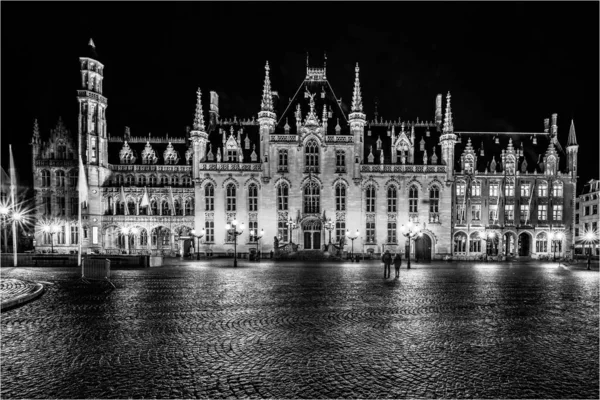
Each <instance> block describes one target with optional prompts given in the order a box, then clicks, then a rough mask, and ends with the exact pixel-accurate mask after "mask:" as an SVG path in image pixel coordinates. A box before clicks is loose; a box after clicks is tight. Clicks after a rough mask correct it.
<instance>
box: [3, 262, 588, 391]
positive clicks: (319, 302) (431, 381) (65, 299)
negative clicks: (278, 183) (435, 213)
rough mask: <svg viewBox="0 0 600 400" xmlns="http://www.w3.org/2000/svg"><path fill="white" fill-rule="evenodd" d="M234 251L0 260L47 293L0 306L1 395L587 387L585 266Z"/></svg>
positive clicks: (8, 271) (6, 272) (10, 273)
mask: <svg viewBox="0 0 600 400" xmlns="http://www.w3.org/2000/svg"><path fill="white" fill-rule="evenodd" d="M231 262H232V260H231V259H228V260H227V259H224V260H216V261H211V262H206V261H198V262H196V261H193V262H186V263H185V264H182V265H173V266H166V267H162V268H152V269H130V270H125V269H117V270H113V271H112V274H113V278H114V279H113V282H114V283H115V285H116V289H114V290H113V289H112V288H110V287H109V286H108V285H104V286H88V285H85V284H83V283H81V282H80V281H78V280H77V278H78V276H79V275H78V273H79V270H78V269H77V268H67V267H64V268H2V270H1V273H2V276H3V278H4V279H8V278H16V279H28V280H34V281H38V282H39V281H43V282H46V283H45V285H46V292H45V293H44V294H43V295H42V296H41V297H40V298H38V299H36V300H34V301H32V302H30V303H27V304H25V305H23V306H20V307H18V308H15V309H12V310H8V311H6V312H3V313H2V320H1V325H0V327H1V334H2V350H1V356H2V357H1V360H2V361H1V384H2V385H1V397H2V398H5V399H8V398H130V397H131V398H224V397H249V398H415V397H417V398H595V399H596V398H598V396H599V379H598V372H599V361H598V360H599V318H598V316H599V290H598V289H599V285H598V270H597V269H595V270H592V271H586V270H585V268H581V267H578V266H566V267H565V266H557V264H556V263H553V264H542V263H531V264H517V263H514V264H511V263H502V264H494V263H488V264H474V263H469V264H464V265H460V264H454V263H432V264H424V265H423V264H413V268H412V269H411V270H406V265H405V264H404V265H403V269H402V270H401V273H400V280H394V279H387V280H385V279H383V267H382V266H381V264H380V263H377V262H364V263H360V264H351V263H330V264H328V263H312V264H301V263H293V262H287V263H275V262H272V261H263V262H261V263H260V264H258V263H250V262H248V261H247V260H244V261H241V262H240V264H239V267H238V268H237V269H234V268H232V267H231ZM392 275H393V274H392Z"/></svg>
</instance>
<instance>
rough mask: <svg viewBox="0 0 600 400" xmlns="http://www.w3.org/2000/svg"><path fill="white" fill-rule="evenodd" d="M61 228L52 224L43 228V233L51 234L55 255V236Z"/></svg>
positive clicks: (51, 246)
mask: <svg viewBox="0 0 600 400" xmlns="http://www.w3.org/2000/svg"><path fill="white" fill-rule="evenodd" d="M59 228H60V227H59V226H58V225H57V224H55V223H50V224H48V225H44V226H43V227H42V232H45V233H49V234H50V248H51V250H50V251H51V253H52V254H54V234H55V233H57V232H58V230H59Z"/></svg>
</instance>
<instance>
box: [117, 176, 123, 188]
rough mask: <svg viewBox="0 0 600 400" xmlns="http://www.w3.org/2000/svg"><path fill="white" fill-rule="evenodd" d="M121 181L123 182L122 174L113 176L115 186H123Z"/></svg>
mask: <svg viewBox="0 0 600 400" xmlns="http://www.w3.org/2000/svg"><path fill="white" fill-rule="evenodd" d="M123 182H124V179H123V175H121V174H118V175H116V176H115V183H116V184H117V186H123Z"/></svg>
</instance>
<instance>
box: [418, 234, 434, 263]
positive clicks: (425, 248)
mask: <svg viewBox="0 0 600 400" xmlns="http://www.w3.org/2000/svg"><path fill="white" fill-rule="evenodd" d="M415 258H416V259H417V260H419V261H431V238H430V237H429V236H428V235H425V234H423V235H421V236H420V237H418V238H417V239H416V240H415Z"/></svg>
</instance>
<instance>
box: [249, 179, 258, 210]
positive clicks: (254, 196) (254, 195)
mask: <svg viewBox="0 0 600 400" xmlns="http://www.w3.org/2000/svg"><path fill="white" fill-rule="evenodd" d="M248 211H258V186H256V184H254V183H252V184H250V185H249V186H248Z"/></svg>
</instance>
